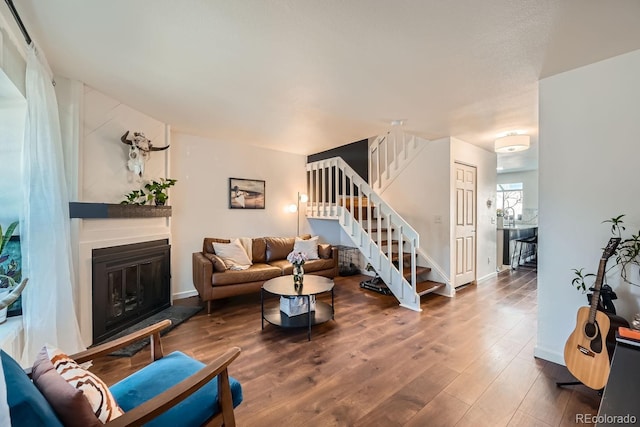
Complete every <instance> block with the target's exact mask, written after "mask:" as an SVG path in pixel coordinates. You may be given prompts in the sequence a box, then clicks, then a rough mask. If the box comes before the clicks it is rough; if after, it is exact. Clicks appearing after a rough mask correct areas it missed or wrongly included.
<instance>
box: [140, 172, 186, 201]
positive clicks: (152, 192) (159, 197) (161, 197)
mask: <svg viewBox="0 0 640 427" xmlns="http://www.w3.org/2000/svg"><path fill="white" fill-rule="evenodd" d="M176 182H178V180H176V179H171V178H166V179H165V178H160V179H159V180H157V181H156V180H155V179H154V180H153V181H151V182H149V183H147V184H146V185H145V186H144V188H145V189H146V190H147V191H148V194H147V200H149V201H151V200H153V201H154V202H155V204H156V206H164V205H165V204H166V203H167V200H168V199H169V195H168V194H167V190H168V189H169V187H172V186H174V185H175V184H176Z"/></svg>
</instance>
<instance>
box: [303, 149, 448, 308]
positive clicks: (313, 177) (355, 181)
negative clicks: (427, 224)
mask: <svg viewBox="0 0 640 427" xmlns="http://www.w3.org/2000/svg"><path fill="white" fill-rule="evenodd" d="M307 186H308V188H307V194H309V201H308V203H307V206H306V215H307V217H308V218H315V219H334V220H337V221H338V223H339V224H340V226H341V227H342V229H343V230H344V231H345V233H346V234H347V235H348V236H349V237H350V238H351V240H352V242H353V244H354V245H355V246H356V247H357V248H358V249H359V250H360V252H361V253H362V254H363V255H364V257H365V258H366V259H367V261H368V262H369V263H370V264H371V266H372V267H373V268H374V269H375V271H376V272H377V273H378V275H379V276H380V278H381V279H382V280H383V281H384V283H385V284H386V285H387V287H388V288H389V289H390V290H391V292H392V293H393V295H394V296H395V297H396V298H397V299H398V301H400V305H401V306H402V307H405V308H409V309H411V310H415V311H421V308H420V296H422V295H425V294H427V293H431V292H434V291H436V290H438V289H440V288H441V287H442V286H444V285H443V284H442V283H436V282H431V281H429V280H425V279H424V275H425V274H427V273H429V272H430V271H431V269H430V268H428V267H424V266H419V265H418V260H419V257H418V253H417V250H418V248H419V245H420V238H419V235H418V233H417V232H416V231H415V230H414V229H413V227H411V225H409V224H408V223H407V222H406V221H405V220H404V219H403V218H402V217H401V216H400V215H399V214H398V213H397V212H395V211H394V210H393V209H392V208H391V206H389V205H388V204H387V203H385V202H384V201H383V200H382V199H381V198H380V196H379V195H378V194H377V193H376V192H375V191H373V189H372V188H371V187H370V186H369V184H367V183H366V182H365V181H364V180H363V179H362V178H361V177H360V176H359V175H358V174H357V173H356V172H355V171H354V170H353V169H352V168H351V167H350V166H349V165H348V164H347V163H346V162H345V161H344V160H342V158H340V157H333V158H331V159H326V160H320V161H317V162H313V163H308V164H307Z"/></svg>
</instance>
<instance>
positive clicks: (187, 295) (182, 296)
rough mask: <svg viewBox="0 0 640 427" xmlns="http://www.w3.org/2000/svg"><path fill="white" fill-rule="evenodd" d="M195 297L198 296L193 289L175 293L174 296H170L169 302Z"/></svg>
mask: <svg viewBox="0 0 640 427" xmlns="http://www.w3.org/2000/svg"><path fill="white" fill-rule="evenodd" d="M195 296H198V291H197V290H195V289H193V290H191V291H184V292H176V293H175V294H173V295H171V300H172V301H173V300H177V299H185V298H190V297H195Z"/></svg>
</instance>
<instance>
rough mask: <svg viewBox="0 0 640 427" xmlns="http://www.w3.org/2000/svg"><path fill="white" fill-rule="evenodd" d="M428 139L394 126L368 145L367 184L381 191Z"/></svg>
mask: <svg viewBox="0 0 640 427" xmlns="http://www.w3.org/2000/svg"><path fill="white" fill-rule="evenodd" d="M428 142H429V141H427V140H426V139H422V138H420V137H417V136H415V135H410V134H407V133H404V132H402V131H401V129H399V127H398V126H394V127H393V128H392V130H391V131H389V132H388V133H387V134H385V135H380V136H377V137H376V138H375V139H374V140H373V141H372V142H371V144H370V145H369V185H370V186H371V188H373V189H374V190H375V191H377V192H378V193H380V194H381V193H382V191H384V190H385V189H386V188H387V187H388V186H389V184H391V183H392V182H393V180H394V179H395V178H396V177H397V176H398V175H399V174H400V172H401V171H402V169H403V168H404V166H405V165H406V164H407V163H408V162H410V161H411V160H412V159H413V158H414V157H415V156H416V154H418V153H419V152H420V150H422V149H423V148H424V147H425V146H426V144H427V143H428Z"/></svg>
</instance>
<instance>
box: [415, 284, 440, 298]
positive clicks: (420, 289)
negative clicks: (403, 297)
mask: <svg viewBox="0 0 640 427" xmlns="http://www.w3.org/2000/svg"><path fill="white" fill-rule="evenodd" d="M442 287H444V283H440V282H432V281H431V280H425V281H424V282H418V283H416V293H417V294H418V295H420V296H422V295H426V294H429V293H431V292H434V291H437V290H438V289H440V288H442Z"/></svg>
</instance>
